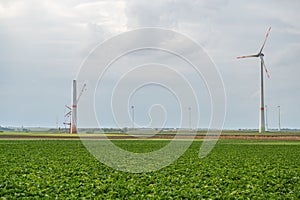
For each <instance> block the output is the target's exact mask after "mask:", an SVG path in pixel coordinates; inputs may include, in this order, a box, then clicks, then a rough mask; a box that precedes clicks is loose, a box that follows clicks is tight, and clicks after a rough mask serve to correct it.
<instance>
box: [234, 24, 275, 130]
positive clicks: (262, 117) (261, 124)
mask: <svg viewBox="0 0 300 200" xmlns="http://www.w3.org/2000/svg"><path fill="white" fill-rule="evenodd" d="M270 31H271V27H270V28H269V29H268V31H267V34H266V37H265V40H264V42H263V44H262V47H261V48H260V50H259V52H258V53H257V54H254V55H248V56H239V57H237V59H240V58H251V57H259V58H260V116H259V118H260V120H259V132H260V133H263V132H265V112H264V108H265V105H264V75H263V68H264V69H265V72H266V75H267V77H268V78H270V75H269V72H268V69H267V67H266V65H265V62H264V54H263V53H262V51H263V49H264V47H265V44H266V41H267V38H268V36H269V33H270Z"/></svg>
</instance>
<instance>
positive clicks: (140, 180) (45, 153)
mask: <svg viewBox="0 0 300 200" xmlns="http://www.w3.org/2000/svg"><path fill="white" fill-rule="evenodd" d="M114 142H115V143H116V144H117V145H118V146H120V147H123V148H124V149H126V150H131V151H134V152H149V151H151V150H155V149H158V148H160V147H163V146H164V145H166V144H167V143H168V141H153V140H151V141H114ZM200 145H201V141H195V142H194V143H193V144H192V146H191V147H190V148H189V149H188V151H186V153H185V154H184V155H183V156H182V157H180V158H179V159H178V160H177V161H175V163H174V164H172V165H170V166H168V167H165V168H163V169H161V170H159V171H157V172H151V173H145V174H131V173H124V172H120V171H115V170H114V169H111V168H109V167H107V166H105V165H103V164H102V163H100V162H98V161H97V160H96V159H94V157H93V156H92V155H90V154H89V152H88V151H87V150H86V149H85V148H84V146H83V145H82V143H81V141H75V140H73V141H72V140H66V141H54V140H53V141H49V140H41V141H37V140H35V141H30V140H28V141H21V140H19V141H13V140H2V141H0V169H1V173H0V197H2V198H3V199H5V198H7V199H10V198H17V197H30V198H43V199H44V198H46V199H47V198H49V199H54V198H58V199H66V198H68V199H69V198H70V199H78V198H89V199H94V198H104V199H124V198H125V199H174V198H179V199H183V198H188V199H300V168H299V167H300V157H299V155H300V142H297V141H293V142H288V141H286V142H284V141H261V142H260V141H259V142H258V141H242V140H241V141H238V140H220V141H219V142H218V144H217V145H216V147H215V148H214V149H213V151H212V152H211V154H209V155H208V156H207V157H205V158H204V159H199V158H198V153H199V147H200ZM139 148H140V150H139Z"/></svg>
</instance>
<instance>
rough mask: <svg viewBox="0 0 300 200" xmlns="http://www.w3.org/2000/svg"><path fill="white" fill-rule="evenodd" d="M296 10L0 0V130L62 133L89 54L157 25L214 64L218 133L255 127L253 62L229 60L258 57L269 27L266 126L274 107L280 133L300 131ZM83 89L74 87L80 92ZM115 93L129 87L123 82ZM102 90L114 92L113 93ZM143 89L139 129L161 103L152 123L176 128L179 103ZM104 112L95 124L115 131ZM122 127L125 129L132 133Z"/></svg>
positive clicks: (157, 1) (170, 1) (224, 0)
mask: <svg viewBox="0 0 300 200" xmlns="http://www.w3.org/2000/svg"><path fill="white" fill-rule="evenodd" d="M299 10H300V2H299V1H298V0H290V1H271V0H270V1H258V0H253V1H230V0H211V1H204V0H203V1H196V0H184V1H183V0H182V1H179V0H153V1H146V0H127V1H121V0H120V1H112V0H101V1H96V0H90V1H89V0H65V1H58V0H57V1H56V0H51V1H50V0H43V1H40V0H26V1H23V0H9V1H7V0H0V44H1V45H0V91H1V92H0V99H1V100H0V101H1V104H0V113H1V114H0V126H22V125H23V126H25V127H26V126H47V127H55V126H56V123H57V122H58V124H59V126H62V122H63V121H64V113H65V112H66V111H67V110H66V109H65V105H66V104H67V105H70V101H71V96H70V95H71V81H72V80H73V79H74V78H76V77H77V75H78V73H79V71H80V66H81V65H82V63H83V62H84V59H86V58H87V56H88V55H89V53H90V52H91V50H92V49H94V48H95V47H96V46H97V45H98V44H100V43H102V42H104V41H106V40H107V39H109V38H112V37H114V36H116V35H118V34H121V33H124V32H126V31H131V30H135V29H139V28H143V27H159V28H163V29H170V30H174V31H176V32H179V33H181V34H184V35H186V36H187V37H189V38H191V39H193V40H194V41H196V42H197V43H198V44H199V45H200V46H201V47H203V49H204V50H205V52H206V53H207V54H208V56H209V57H210V58H211V60H212V61H213V62H214V64H215V65H216V66H217V68H218V70H219V73H220V75H221V77H222V79H223V82H224V87H225V90H226V97H227V100H226V118H225V123H224V127H225V128H228V129H229V128H257V127H258V116H259V60H258V59H255V58H254V59H247V60H236V56H239V55H244V54H252V53H257V52H258V50H259V48H260V46H261V44H262V41H263V39H264V36H265V33H266V30H267V29H268V27H269V26H272V30H271V33H270V37H269V39H268V41H267V44H266V46H265V49H264V54H265V62H266V65H267V67H268V68H269V71H270V75H271V78H270V79H267V78H266V82H265V84H266V88H265V89H266V98H265V104H266V105H267V106H268V124H269V127H271V128H276V127H277V126H278V120H277V119H278V118H277V117H278V109H277V106H280V107H281V114H282V115H281V118H282V121H281V123H282V126H283V127H289V128H300V118H299V116H300V84H299V81H298V76H299V74H300V68H299V61H298V56H299V55H300V24H299V21H300V15H299V13H298V12H299ZM133 40H134V39H133ZM129 42H134V41H129ZM147 55H148V54H147ZM135 56H136V58H141V55H135ZM159 56H162V55H161V54H160V55H159ZM156 57H157V56H156ZM145 59H149V58H145ZM166 59H168V58H166ZM125 60H126V59H125ZM120 62H121V63H122V62H124V61H120ZM147 62H148V63H149V62H150V61H149V60H147ZM147 62H146V61H145V63H147ZM173 62H175V61H173ZM138 63H139V64H142V63H143V62H142V61H141V60H139V61H138ZM170 63H172V62H170ZM179 63H180V62H178V63H177V64H178V65H179ZM124 65H125V64H124ZM127 65H128V62H127ZM153 67H155V66H153ZM116 71H118V69H116ZM167 74H168V73H167V72H166V74H163V75H164V77H165V76H166V77H167ZM139 76H140V75H139ZM145 76H146V75H145ZM148 76H149V75H148ZM110 78H111V79H114V76H111V77H110ZM114 81H115V82H116V81H119V78H118V77H115V80H113V81H112V82H114ZM87 83H88V80H87ZM82 85H83V82H79V83H78V87H79V89H80V88H81V87H82ZM122 87H125V88H123V89H124V90H126V82H125V83H124V84H123V86H122ZM87 88H88V86H87ZM195 89H196V90H197V88H195ZM106 90H112V88H111V86H107V87H106ZM144 92H145V93H147V92H150V93H151V95H148V96H147V98H145V96H143V95H142V94H143V93H137V94H136V95H135V96H133V97H132V99H131V100H128V101H132V102H130V103H129V104H134V105H136V107H135V112H136V113H135V115H136V119H135V120H136V123H137V125H140V126H142V127H146V126H147V125H149V123H150V122H149V119H147V118H146V117H143V116H144V115H145V112H146V111H147V110H146V109H145V108H144V107H148V108H149V106H150V107H151V104H152V106H153V105H154V107H155V105H158V104H165V105H168V106H165V107H164V108H161V109H158V111H157V112H156V111H155V109H154V110H153V112H154V111H155V112H156V115H154V116H165V112H171V114H170V115H168V116H169V117H167V120H166V119H165V121H166V122H165V123H167V124H166V125H165V126H175V127H176V126H177V123H178V122H177V121H178V118H176V117H174V118H172V117H170V116H175V115H177V114H178V112H175V111H176V109H177V108H175V107H174V108H173V107H172V105H174V106H175V105H176V101H175V100H174V99H172V98H171V97H170V96H172V94H169V95H168V92H163V90H161V88H155V87H154V86H153V85H152V86H149V87H148V89H147V91H144ZM169 93H170V92H169ZM203 93H205V92H203ZM206 93H207V92H206ZM83 96H84V94H83ZM157 96H158V97H160V98H157ZM150 97H152V98H153V101H150V100H149V98H150ZM198 97H199V96H198ZM150 99H151V98H150ZM199 99H200V100H199V102H198V104H200V105H199V107H200V110H201V119H200V121H201V122H200V127H208V124H209V119H210V117H211V113H209V110H210V109H208V108H210V107H211V105H207V103H209V102H210V101H209V98H208V97H207V94H206V95H203V96H202V97H199ZM201 99H202V100H201ZM143 100H145V101H144V102H145V103H143ZM126 101H127V100H126ZM160 101H161V102H160ZM166 101H167V102H169V104H168V103H166ZM173 101H174V102H173ZM99 102H101V101H100V100H99ZM172 102H173V103H172ZM79 106H80V105H79ZM99 106H100V107H101V106H104V107H109V106H110V105H109V106H106V105H102V104H101V105H99ZM99 106H98V107H99ZM186 106H188V105H185V106H183V107H184V109H186V108H187V107H186ZM158 107H159V106H158ZM172 111H173V113H172ZM109 112H110V111H109V109H107V110H105V109H104V110H102V113H104V114H101V115H100V114H99V115H100V116H101V117H100V118H101V120H102V122H101V125H102V126H105V127H109V126H116V124H115V123H114V122H113V120H112V114H111V113H109ZM116 112H118V111H116ZM127 112H129V113H130V109H129V110H128V111H127ZM194 115H195V112H193V114H192V116H193V118H196V116H194ZM106 116H107V117H106ZM79 120H80V117H79ZM147 120H148V121H147ZM126 123H127V122H126ZM126 123H125V124H122V126H129V127H130V126H131V123H130V122H128V123H127V124H126ZM158 125H161V124H160V123H156V126H158Z"/></svg>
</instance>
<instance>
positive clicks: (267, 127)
mask: <svg viewBox="0 0 300 200" xmlns="http://www.w3.org/2000/svg"><path fill="white" fill-rule="evenodd" d="M265 107H266V131H269V126H268V106H267V105H266V106H265Z"/></svg>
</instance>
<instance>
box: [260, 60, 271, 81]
mask: <svg viewBox="0 0 300 200" xmlns="http://www.w3.org/2000/svg"><path fill="white" fill-rule="evenodd" d="M261 62H262V64H263V66H264V68H265V72H266V74H267V77H268V78H270V74H269V71H268V69H267V67H266V65H265V61H264V59H263V58H261Z"/></svg>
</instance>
